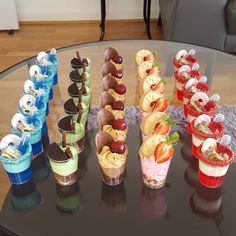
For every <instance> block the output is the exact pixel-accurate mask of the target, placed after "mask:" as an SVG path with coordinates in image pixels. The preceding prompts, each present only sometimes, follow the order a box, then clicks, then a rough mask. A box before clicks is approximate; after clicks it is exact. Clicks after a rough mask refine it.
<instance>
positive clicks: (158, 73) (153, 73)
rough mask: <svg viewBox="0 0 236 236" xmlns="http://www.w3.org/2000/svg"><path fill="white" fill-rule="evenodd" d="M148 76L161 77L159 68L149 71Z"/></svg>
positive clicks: (155, 67)
mask: <svg viewBox="0 0 236 236" xmlns="http://www.w3.org/2000/svg"><path fill="white" fill-rule="evenodd" d="M147 74H148V75H155V76H159V75H160V70H159V67H157V66H154V67H153V68H152V69H151V70H149V71H148V72H147Z"/></svg>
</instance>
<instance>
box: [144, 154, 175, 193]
mask: <svg viewBox="0 0 236 236" xmlns="http://www.w3.org/2000/svg"><path fill="white" fill-rule="evenodd" d="M170 162H171V159H169V160H167V161H165V162H163V163H157V162H156V161H155V158H154V156H151V157H143V158H141V167H142V174H143V183H144V184H145V185H146V186H147V187H149V188H152V189H158V188H161V187H163V186H164V185H165V183H166V178H167V174H168V170H169V166H170Z"/></svg>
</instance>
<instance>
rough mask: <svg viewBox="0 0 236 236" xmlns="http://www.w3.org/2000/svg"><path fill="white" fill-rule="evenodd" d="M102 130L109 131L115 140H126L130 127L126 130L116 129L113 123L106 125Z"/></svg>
mask: <svg viewBox="0 0 236 236" xmlns="http://www.w3.org/2000/svg"><path fill="white" fill-rule="evenodd" d="M102 130H103V131H105V132H107V133H109V134H110V135H111V136H112V137H113V139H114V141H125V140H126V136H127V133H128V127H126V129H125V130H118V129H114V128H113V127H112V125H104V126H103V128H102Z"/></svg>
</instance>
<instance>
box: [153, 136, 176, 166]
mask: <svg viewBox="0 0 236 236" xmlns="http://www.w3.org/2000/svg"><path fill="white" fill-rule="evenodd" d="M178 140H179V135H178V133H176V132H175V133H173V134H172V135H171V136H167V137H166V141H165V142H161V143H159V144H158V145H157V146H156V148H155V151H154V156H155V161H156V162H157V163H163V162H165V161H167V160H169V159H170V158H172V157H173V155H174V148H173V147H172V145H175V144H176V143H177V142H178Z"/></svg>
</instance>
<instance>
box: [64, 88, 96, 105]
mask: <svg viewBox="0 0 236 236" xmlns="http://www.w3.org/2000/svg"><path fill="white" fill-rule="evenodd" d="M85 88H86V94H82V102H83V103H85V104H86V105H87V106H90V97H91V91H90V88H89V87H87V86H85ZM68 93H69V96H70V97H72V98H73V100H74V102H75V103H76V104H77V103H78V101H79V89H78V87H77V85H76V84H75V83H74V84H71V85H70V86H69V88H68Z"/></svg>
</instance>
